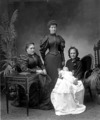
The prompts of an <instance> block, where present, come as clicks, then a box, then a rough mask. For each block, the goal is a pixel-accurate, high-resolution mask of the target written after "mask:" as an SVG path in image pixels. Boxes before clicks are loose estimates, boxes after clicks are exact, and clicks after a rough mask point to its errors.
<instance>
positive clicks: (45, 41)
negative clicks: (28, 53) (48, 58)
mask: <svg viewBox="0 0 100 120" xmlns="http://www.w3.org/2000/svg"><path fill="white" fill-rule="evenodd" d="M48 47H49V42H48V36H45V37H44V38H43V39H42V40H41V41H40V53H41V56H42V59H43V60H44V59H45V53H46V50H47V49H48Z"/></svg>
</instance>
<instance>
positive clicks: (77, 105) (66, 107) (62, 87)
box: [51, 47, 86, 115]
mask: <svg viewBox="0 0 100 120" xmlns="http://www.w3.org/2000/svg"><path fill="white" fill-rule="evenodd" d="M68 53H69V57H70V60H68V61H67V63H66V67H64V68H63V69H62V70H60V71H59V77H58V79H57V82H56V85H55V87H54V89H53V91H52V92H51V101H52V104H53V106H54V109H55V114H56V115H68V114H80V113H82V112H84V111H85V109H86V106H85V105H83V101H84V86H83V83H82V81H81V74H82V71H81V70H82V68H81V67H82V66H81V61H80V59H79V58H78V50H77V49H76V48H75V47H71V48H70V49H69V51H68Z"/></svg>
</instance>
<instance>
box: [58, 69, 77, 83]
mask: <svg viewBox="0 0 100 120" xmlns="http://www.w3.org/2000/svg"><path fill="white" fill-rule="evenodd" d="M73 74H74V71H72V72H71V71H69V70H68V68H67V67H63V69H62V70H59V71H58V76H59V78H60V79H62V80H63V79H67V80H69V82H71V83H73V84H74V85H77V84H78V79H77V78H75V77H74V76H73ZM68 78H69V79H68Z"/></svg>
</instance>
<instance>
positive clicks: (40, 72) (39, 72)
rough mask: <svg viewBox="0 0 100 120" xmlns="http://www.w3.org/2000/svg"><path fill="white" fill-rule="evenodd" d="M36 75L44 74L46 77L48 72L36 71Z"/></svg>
mask: <svg viewBox="0 0 100 120" xmlns="http://www.w3.org/2000/svg"><path fill="white" fill-rule="evenodd" d="M36 73H38V74H43V75H46V74H47V72H46V70H45V69H43V70H36Z"/></svg>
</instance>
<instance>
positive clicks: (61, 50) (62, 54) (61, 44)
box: [58, 36, 65, 66]
mask: <svg viewBox="0 0 100 120" xmlns="http://www.w3.org/2000/svg"><path fill="white" fill-rule="evenodd" d="M58 37H59V38H60V41H61V42H60V46H59V51H60V53H61V57H62V65H63V66H64V65H65V57H64V48H65V40H64V39H63V38H62V37H61V36H58Z"/></svg>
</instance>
